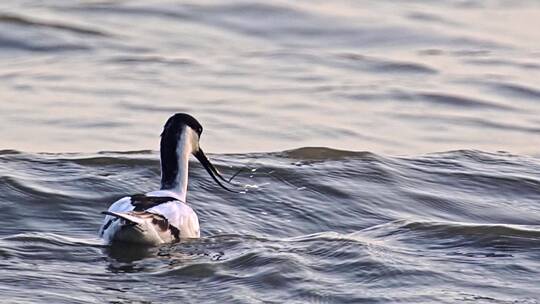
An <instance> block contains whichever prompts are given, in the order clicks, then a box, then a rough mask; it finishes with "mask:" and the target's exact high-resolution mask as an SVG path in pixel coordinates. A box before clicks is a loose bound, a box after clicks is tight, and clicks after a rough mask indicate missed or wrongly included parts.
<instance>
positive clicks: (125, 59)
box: [107, 55, 195, 66]
mask: <svg viewBox="0 0 540 304" xmlns="http://www.w3.org/2000/svg"><path fill="white" fill-rule="evenodd" d="M107 61H108V62H111V63H121V64H166V65H178V66H192V65H195V62H194V61H193V60H191V59H186V58H170V57H163V56H158V55H154V56H152V55H144V56H143V55H140V56H116V57H114V58H109V59H108V60H107Z"/></svg>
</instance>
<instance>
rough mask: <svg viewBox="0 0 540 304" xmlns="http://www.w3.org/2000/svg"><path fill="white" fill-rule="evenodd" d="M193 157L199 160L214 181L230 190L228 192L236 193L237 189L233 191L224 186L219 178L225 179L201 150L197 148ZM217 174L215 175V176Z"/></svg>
mask: <svg viewBox="0 0 540 304" xmlns="http://www.w3.org/2000/svg"><path fill="white" fill-rule="evenodd" d="M194 155H195V157H196V158H197V159H198V160H199V162H200V163H201V164H202V165H203V167H204V168H205V169H206V171H207V172H208V173H209V174H210V176H211V177H212V178H213V179H214V180H215V181H216V183H218V185H220V186H221V188H223V189H225V190H227V191H230V192H235V193H238V191H234V190H231V189H229V188H227V187H225V186H224V185H223V184H222V183H221V182H220V181H219V179H221V180H222V181H225V182H227V180H226V179H225V178H224V177H223V176H221V174H220V173H219V171H218V170H217V169H216V167H214V165H212V163H211V162H210V160H208V158H207V157H206V155H205V154H204V152H203V150H202V149H200V148H199V151H197V152H196V153H195V154H194ZM216 176H217V177H216ZM218 178H219V179H218Z"/></svg>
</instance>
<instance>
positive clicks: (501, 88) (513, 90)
mask: <svg viewBox="0 0 540 304" xmlns="http://www.w3.org/2000/svg"><path fill="white" fill-rule="evenodd" d="M489 85H490V86H491V87H492V88H494V89H495V90H497V91H498V92H501V93H505V94H506V95H508V96H515V97H521V98H526V99H532V100H534V101H538V100H539V99H540V90H539V89H536V88H533V87H530V86H525V85H519V84H515V83H501V82H498V83H491V84H489Z"/></svg>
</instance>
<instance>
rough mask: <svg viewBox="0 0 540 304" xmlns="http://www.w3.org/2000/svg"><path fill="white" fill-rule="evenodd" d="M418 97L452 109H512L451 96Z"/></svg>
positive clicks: (436, 94) (428, 94)
mask: <svg viewBox="0 0 540 304" xmlns="http://www.w3.org/2000/svg"><path fill="white" fill-rule="evenodd" d="M418 97H419V98H420V99H422V100H425V101H428V102H433V103H434V104H441V105H448V106H453V107H464V108H480V109H496V110H512V107H509V106H504V105H500V104H496V103H493V102H490V101H484V100H479V99H475V98H471V97H465V96H457V95H451V94H441V93H419V94H418Z"/></svg>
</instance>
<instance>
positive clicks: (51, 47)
mask: <svg viewBox="0 0 540 304" xmlns="http://www.w3.org/2000/svg"><path fill="white" fill-rule="evenodd" d="M89 49H90V47H89V46H87V45H82V44H68V43H54V42H50V43H47V42H41V43H40V42H27V41H21V40H18V39H14V38H10V37H2V35H1V34H0V50H3V51H7V50H22V51H30V52H49V53H54V52H70V51H84V50H89Z"/></svg>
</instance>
